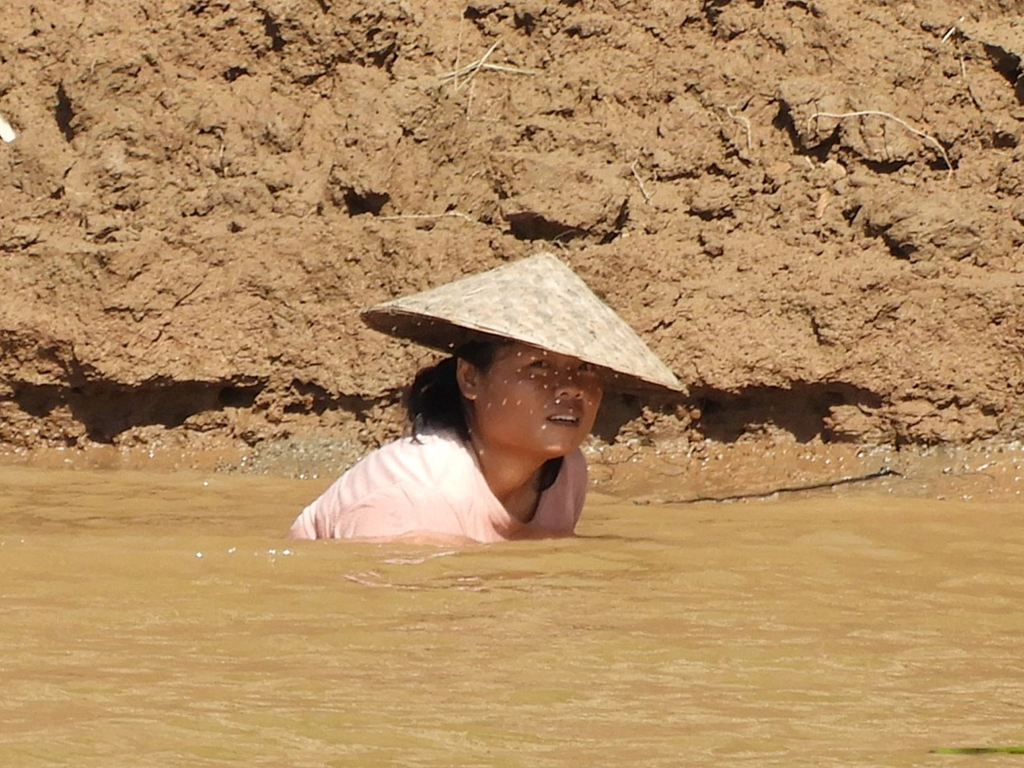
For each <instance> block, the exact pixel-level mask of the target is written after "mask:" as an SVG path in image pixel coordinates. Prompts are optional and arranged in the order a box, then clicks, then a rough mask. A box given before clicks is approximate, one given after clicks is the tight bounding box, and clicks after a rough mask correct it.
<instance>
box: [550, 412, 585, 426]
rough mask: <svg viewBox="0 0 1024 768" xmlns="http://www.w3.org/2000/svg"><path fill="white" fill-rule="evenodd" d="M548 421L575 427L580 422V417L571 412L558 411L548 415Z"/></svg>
mask: <svg viewBox="0 0 1024 768" xmlns="http://www.w3.org/2000/svg"><path fill="white" fill-rule="evenodd" d="M548 421H550V422H553V423H555V424H563V425H565V426H568V427H575V426H576V425H578V424H579V423H580V417H579V416H573V415H572V414H570V413H556V414H555V415H554V416H548Z"/></svg>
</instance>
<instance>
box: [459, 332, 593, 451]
mask: <svg viewBox="0 0 1024 768" xmlns="http://www.w3.org/2000/svg"><path fill="white" fill-rule="evenodd" d="M458 380H459V389H460V390H461V391H462V395H463V397H465V398H466V400H468V401H469V404H470V406H469V407H470V411H471V413H470V414H469V420H470V429H471V431H472V434H473V437H474V440H476V441H477V442H478V443H479V444H480V445H481V446H482V447H483V448H487V447H491V448H500V449H501V450H503V451H515V452H517V453H520V454H522V455H523V456H524V457H528V458H536V459H537V460H539V461H540V462H544V461H547V460H548V459H553V458H557V457H559V456H565V455H566V454H569V453H571V452H572V451H574V450H576V449H577V448H578V447H579V446H580V444H581V443H582V442H583V440H584V439H586V437H587V435H589V434H590V430H591V429H592V428H593V426H594V418H595V417H596V416H597V409H598V406H599V405H600V404H601V393H602V389H601V378H600V375H599V374H598V372H597V371H596V370H595V369H594V366H592V365H591V364H590V363H584V362H582V361H580V360H578V359H577V358H575V357H568V356H566V355H560V354H557V353H555V352H546V351H544V350H541V349H537V348H535V347H529V346H526V345H525V344H504V345H502V346H501V347H499V348H498V350H497V351H496V352H495V355H494V360H493V362H492V363H491V365H490V367H489V368H487V370H486V371H484V370H481V369H479V368H477V367H476V366H474V365H473V364H472V363H469V362H466V361H465V360H461V359H460V360H459V361H458Z"/></svg>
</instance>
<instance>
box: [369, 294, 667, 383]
mask: <svg viewBox="0 0 1024 768" xmlns="http://www.w3.org/2000/svg"><path fill="white" fill-rule="evenodd" d="M360 317H361V318H362V320H363V322H364V323H366V325H368V326H369V327H370V328H372V329H373V330H375V331H379V332H381V333H384V334H386V335H388V336H393V337H395V338H399V339H405V340H406V341H411V342H413V343H415V344H419V345H422V346H425V347H428V348H430V349H434V350H437V351H439V352H442V353H445V354H449V355H451V354H454V353H455V352H457V351H458V349H459V347H461V346H463V345H464V344H468V343H469V342H473V341H481V342H492V343H509V342H516V343H519V344H525V345H527V346H531V347H536V348H538V349H546V350H547V351H550V352H556V353H559V354H567V355H569V356H570V357H575V358H577V359H580V360H583V361H584V362H587V363H590V364H592V365H594V366H595V367H596V368H597V369H598V370H599V371H600V372H601V377H602V382H603V383H604V387H605V390H606V391H607V392H617V393H621V394H628V395H637V396H644V397H651V396H653V397H659V398H669V397H677V396H679V395H680V394H681V393H682V392H683V387H682V385H681V384H678V382H677V386H670V385H668V384H665V383H663V382H656V381H647V380H645V379H643V378H640V377H638V376H634V375H630V374H625V373H622V372H620V371H616V370H614V369H612V368H609V367H608V366H607V365H604V364H602V362H601V361H600V360H597V359H590V358H589V357H588V356H586V355H579V354H577V353H575V352H573V351H562V350H559V349H552V348H551V346H552V345H540V344H537V343H536V342H535V341H532V340H530V339H522V338H516V337H515V336H514V335H510V334H508V333H502V332H497V331H493V330H485V329H483V328H470V327H466V326H465V325H459V324H456V323H452V322H450V321H448V320H443V319H439V318H435V317H429V316H425V315H420V314H416V313H412V312H403V311H401V310H400V309H396V308H395V307H393V306H388V305H382V306H378V307H372V308H370V309H366V310H363V311H362V312H361V313H360Z"/></svg>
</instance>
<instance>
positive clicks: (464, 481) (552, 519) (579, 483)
mask: <svg viewBox="0 0 1024 768" xmlns="http://www.w3.org/2000/svg"><path fill="white" fill-rule="evenodd" d="M586 493H587V462H586V459H584V458H583V454H582V453H581V452H580V451H579V450H578V449H577V450H576V451H574V452H573V453H571V454H569V455H568V456H566V457H565V461H564V462H563V464H562V468H561V470H560V471H559V473H558V477H557V478H556V479H555V482H554V483H553V484H552V485H551V487H550V488H548V489H547V490H546V491H544V492H543V493H541V496H540V501H539V503H538V505H537V511H536V513H535V514H534V516H533V519H532V520H531V521H530V522H529V523H526V524H524V523H520V522H519V521H518V520H516V519H515V518H513V517H512V516H511V515H510V514H509V513H508V512H507V511H506V510H505V507H504V506H502V504H501V502H500V501H498V499H497V498H496V497H495V495H494V494H493V493H492V492H491V489H490V487H489V486H488V485H487V481H486V480H485V479H484V476H483V473H481V471H480V467H479V465H478V464H477V461H476V455H475V454H474V453H473V452H472V451H471V450H469V449H468V448H467V447H466V445H465V444H464V443H463V442H462V441H461V440H459V439H458V438H457V437H456V436H455V435H453V434H452V433H450V432H436V433H427V434H421V435H420V436H419V437H418V438H416V439H413V438H411V437H404V438H402V439H400V440H396V441H395V442H393V443H390V444H388V445H385V446H384V447H383V448H380V449H378V450H376V451H374V452H373V453H371V454H369V455H368V456H366V457H365V458H363V459H362V460H360V461H359V462H358V463H357V464H355V465H354V466H353V467H352V468H351V469H349V470H348V471H347V472H345V474H343V475H342V476H341V477H340V478H338V480H336V481H335V482H334V484H333V485H331V487H330V488H328V489H327V490H326V491H325V492H324V493H323V495H322V496H320V498H318V499H317V500H316V501H314V502H313V503H312V504H310V505H309V506H308V507H306V508H305V509H304V510H303V511H302V513H301V514H300V515H299V516H298V517H297V518H296V519H295V522H294V523H293V524H292V527H291V531H290V535H291V537H292V538H295V539H381V538H394V537H397V536H403V535H406V534H414V533H422V534H432V535H438V536H441V537H458V538H466V539H472V540H474V541H479V542H495V541H503V540H506V539H511V538H517V537H529V536H538V535H540V536H544V535H554V536H558V535H561V536H567V535H570V534H571V533H572V532H573V529H574V528H575V527H576V521H577V520H579V517H580V512H582V511H583V500H584V498H585V496H586Z"/></svg>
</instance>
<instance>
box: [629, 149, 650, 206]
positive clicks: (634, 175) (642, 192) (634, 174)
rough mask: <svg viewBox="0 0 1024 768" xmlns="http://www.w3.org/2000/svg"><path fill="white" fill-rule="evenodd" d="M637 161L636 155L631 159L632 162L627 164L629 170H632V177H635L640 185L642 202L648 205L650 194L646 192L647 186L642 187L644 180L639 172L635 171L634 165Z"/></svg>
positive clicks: (638, 160) (638, 159)
mask: <svg viewBox="0 0 1024 768" xmlns="http://www.w3.org/2000/svg"><path fill="white" fill-rule="evenodd" d="M639 162H640V158H639V157H638V158H637V159H636V160H634V161H633V164H632V165H630V166H629V170H631V171H632V172H633V178H634V179H636V183H637V186H639V187H640V194H641V195H643V196H644V202H645V203H647V204H648V205H650V203H651V196H650V195H649V194H648V192H647V188H646V187H644V180H643V179H641V178H640V174H639V173H637V172H636V165H637V163H639Z"/></svg>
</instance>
